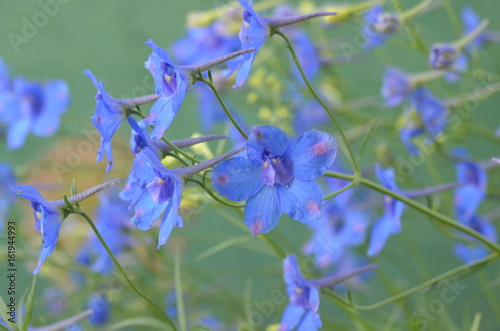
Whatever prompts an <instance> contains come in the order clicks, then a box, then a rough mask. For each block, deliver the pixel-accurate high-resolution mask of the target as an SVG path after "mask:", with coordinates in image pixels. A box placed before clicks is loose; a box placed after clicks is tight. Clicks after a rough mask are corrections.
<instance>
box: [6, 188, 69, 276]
mask: <svg viewBox="0 0 500 331" xmlns="http://www.w3.org/2000/svg"><path fill="white" fill-rule="evenodd" d="M11 191H12V192H14V193H15V194H17V195H19V196H21V197H23V198H25V199H27V200H29V201H30V203H31V207H32V208H33V213H34V217H35V228H36V229H37V230H38V231H40V232H41V233H42V243H43V244H42V251H41V253H40V258H39V260H38V264H37V266H36V268H35V270H34V271H33V274H35V275H36V274H38V272H39V271H40V268H41V266H42V264H43V262H45V259H46V258H47V256H49V255H50V254H52V251H53V250H54V247H55V246H56V243H57V238H58V237H59V229H60V228H61V225H62V222H63V220H64V215H63V214H62V211H61V210H60V209H59V208H57V207H55V206H54V205H53V204H51V203H50V202H49V201H47V200H46V199H45V198H44V197H42V195H41V194H40V193H39V192H38V191H37V189H35V188H34V187H31V186H27V185H18V186H13V187H12V188H11Z"/></svg>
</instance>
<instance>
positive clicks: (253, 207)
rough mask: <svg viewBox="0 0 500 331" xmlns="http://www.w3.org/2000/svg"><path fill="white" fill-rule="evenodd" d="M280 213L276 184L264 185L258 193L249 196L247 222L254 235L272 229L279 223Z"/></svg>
mask: <svg viewBox="0 0 500 331" xmlns="http://www.w3.org/2000/svg"><path fill="white" fill-rule="evenodd" d="M280 215H281V211H280V208H279V205H278V193H277V191H276V187H275V186H268V185H264V186H263V187H262V189H261V190H260V191H259V192H258V193H257V194H255V195H254V196H251V197H250V198H248V200H247V203H246V205H245V223H246V225H247V226H248V228H249V229H250V231H252V235H253V236H254V237H255V236H256V235H258V234H261V233H266V232H269V231H271V230H272V229H273V228H274V227H275V226H276V225H277V224H278V220H279V218H280Z"/></svg>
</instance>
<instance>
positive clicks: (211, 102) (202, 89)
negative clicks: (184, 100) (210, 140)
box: [193, 84, 229, 132]
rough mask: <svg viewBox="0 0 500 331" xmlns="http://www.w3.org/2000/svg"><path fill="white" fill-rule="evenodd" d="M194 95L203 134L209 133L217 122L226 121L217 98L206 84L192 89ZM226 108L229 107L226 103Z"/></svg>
mask: <svg viewBox="0 0 500 331" xmlns="http://www.w3.org/2000/svg"><path fill="white" fill-rule="evenodd" d="M193 90H194V93H195V94H196V96H197V97H198V109H199V112H200V120H201V128H202V130H203V131H204V132H210V131H211V130H212V128H213V126H214V124H215V122H217V121H227V120H228V119H227V116H226V113H225V112H224V110H223V109H222V106H221V105H220V103H219V100H217V97H216V96H215V94H214V93H213V92H212V90H211V89H210V87H208V85H206V84H199V85H196V86H195V87H194V89H193ZM226 106H228V107H229V105H228V104H227V102H226Z"/></svg>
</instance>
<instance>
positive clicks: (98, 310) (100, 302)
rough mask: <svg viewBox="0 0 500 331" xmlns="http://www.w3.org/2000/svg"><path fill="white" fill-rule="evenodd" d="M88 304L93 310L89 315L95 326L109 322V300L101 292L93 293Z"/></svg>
mask: <svg viewBox="0 0 500 331" xmlns="http://www.w3.org/2000/svg"><path fill="white" fill-rule="evenodd" d="M88 306H89V308H90V309H92V310H93V313H92V315H90V316H89V321H90V323H92V325H94V326H99V325H103V324H105V323H106V322H107V320H108V316H109V302H108V299H106V297H105V296H104V295H103V294H101V293H93V294H92V295H91V296H90V298H89V300H88Z"/></svg>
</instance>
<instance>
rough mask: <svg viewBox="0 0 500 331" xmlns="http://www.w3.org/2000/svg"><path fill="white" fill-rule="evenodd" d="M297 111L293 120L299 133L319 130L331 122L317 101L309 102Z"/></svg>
mask: <svg viewBox="0 0 500 331" xmlns="http://www.w3.org/2000/svg"><path fill="white" fill-rule="evenodd" d="M297 109H298V111H297V113H296V114H295V118H294V120H293V126H294V129H295V132H297V133H302V132H305V131H307V130H311V129H313V128H317V127H318V126H319V125H322V124H324V123H326V122H328V121H329V120H330V118H329V117H328V113H327V112H326V111H325V110H324V109H323V107H322V106H321V104H320V103H319V102H318V101H316V100H309V101H307V102H305V104H303V105H302V104H301V105H300V106H298V107H297Z"/></svg>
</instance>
